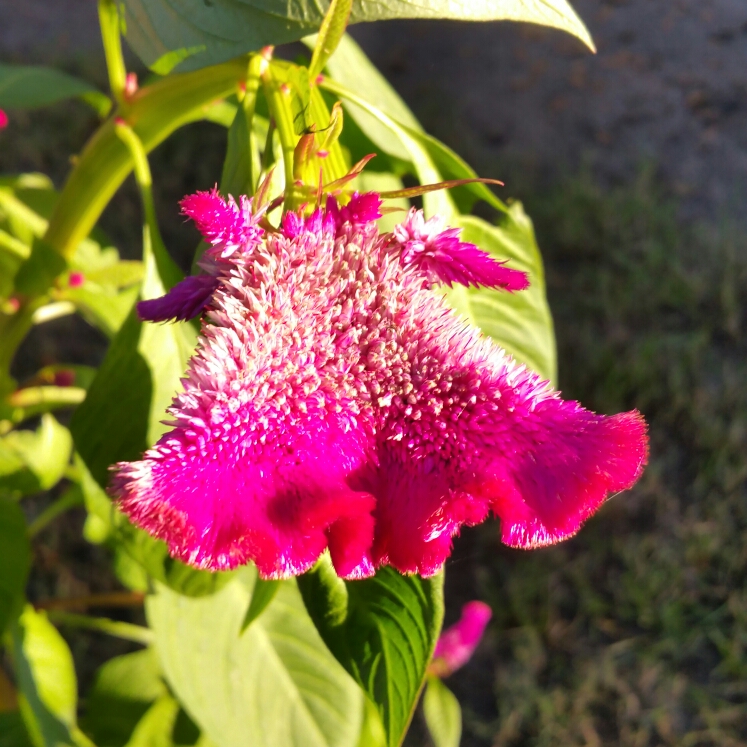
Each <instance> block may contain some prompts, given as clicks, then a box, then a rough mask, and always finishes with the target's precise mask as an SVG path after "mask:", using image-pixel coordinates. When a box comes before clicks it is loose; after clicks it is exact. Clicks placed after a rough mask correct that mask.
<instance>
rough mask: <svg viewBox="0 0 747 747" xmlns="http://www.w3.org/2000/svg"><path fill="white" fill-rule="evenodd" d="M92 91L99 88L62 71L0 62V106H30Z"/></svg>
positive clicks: (96, 91)
mask: <svg viewBox="0 0 747 747" xmlns="http://www.w3.org/2000/svg"><path fill="white" fill-rule="evenodd" d="M91 93H99V94H100V91H98V90H97V89H96V88H95V86H92V85H91V84H90V83H87V82H86V81H84V80H81V79H80V78H75V77H73V76H72V75H68V74H67V73H63V72H62V71H61V70H55V69H54V68H51V67H42V66H36V65H34V66H30V65H6V64H4V63H0V108H7V109H29V108H34V107H38V106H47V105H48V104H54V103H55V102H57V101H62V100H64V99H70V98H73V97H75V96H81V95H83V94H91Z"/></svg>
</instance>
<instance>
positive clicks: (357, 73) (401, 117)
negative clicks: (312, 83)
mask: <svg viewBox="0 0 747 747" xmlns="http://www.w3.org/2000/svg"><path fill="white" fill-rule="evenodd" d="M308 41H309V40H308V39H305V40H304V42H308ZM327 71H328V72H329V74H330V75H331V76H332V78H333V80H334V82H335V83H338V84H340V85H342V86H344V87H345V88H347V89H348V90H350V91H355V92H357V93H358V95H359V96H361V98H362V99H364V100H365V101H366V102H367V103H368V104H369V105H370V106H371V107H374V108H375V109H378V110H379V111H380V112H382V113H384V114H385V115H387V117H389V118H390V119H393V120H394V121H395V122H398V123H399V124H400V125H402V126H403V127H409V128H410V129H412V130H416V131H417V130H421V131H422V127H421V126H420V123H419V122H418V120H417V119H416V118H415V115H414V114H413V113H412V112H411V111H410V109H409V107H408V106H407V104H405V102H404V101H403V100H402V98H401V97H400V95H399V94H398V93H397V92H396V91H395V90H394V88H392V86H391V85H389V82H388V81H387V79H386V78H385V77H384V76H383V75H382V74H381V73H380V72H379V71H378V69H377V68H376V66H375V65H374V64H373V63H372V62H371V60H369V59H368V57H367V56H366V53H365V52H364V51H363V50H362V49H361V48H360V47H359V46H358V44H356V42H355V41H354V40H353V38H352V37H351V36H350V35H349V34H345V35H344V36H343V37H342V39H341V40H340V43H339V45H338V47H337V49H336V50H335V53H334V54H333V55H332V57H330V59H329V60H328V61H327ZM361 80H365V81H366V85H365V86H361V85H360V81H361ZM345 109H346V111H349V112H350V114H351V115H352V117H353V119H355V121H356V122H357V123H358V126H359V127H360V128H361V130H363V132H364V133H365V134H366V135H367V136H368V138H369V139H370V140H371V142H372V143H373V144H374V145H376V146H377V147H378V148H380V149H381V150H382V151H384V152H385V153H389V154H390V155H392V156H395V157H396V158H400V159H402V160H405V161H409V160H410V154H409V152H408V150H407V148H405V146H404V145H403V144H402V141H401V140H400V139H399V137H398V136H397V134H396V133H395V132H393V131H392V130H391V129H390V128H389V127H387V126H386V125H385V124H384V123H382V122H381V121H380V120H379V119H378V118H377V117H376V116H374V115H373V114H372V113H371V112H369V111H367V110H366V109H364V108H362V107H361V106H358V105H356V104H354V103H351V102H350V101H347V102H346V103H345Z"/></svg>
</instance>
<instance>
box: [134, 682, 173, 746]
mask: <svg viewBox="0 0 747 747" xmlns="http://www.w3.org/2000/svg"><path fill="white" fill-rule="evenodd" d="M178 715H179V703H177V702H176V700H174V698H172V697H171V696H170V695H162V696H161V697H160V698H159V699H158V700H157V701H156V702H155V703H153V705H152V706H151V707H150V708H149V709H148V710H147V711H146V712H145V715H144V716H143V717H142V718H141V719H140V721H139V723H138V724H137V726H136V727H135V729H134V731H133V732H132V737H131V738H130V740H129V741H128V742H127V747H172V745H173V741H172V732H173V731H174V726H175V724H176V717H177V716H178Z"/></svg>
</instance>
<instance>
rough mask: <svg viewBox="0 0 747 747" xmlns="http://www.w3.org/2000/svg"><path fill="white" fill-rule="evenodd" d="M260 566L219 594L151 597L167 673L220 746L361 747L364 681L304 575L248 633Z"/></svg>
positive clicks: (285, 585) (151, 618)
mask: <svg viewBox="0 0 747 747" xmlns="http://www.w3.org/2000/svg"><path fill="white" fill-rule="evenodd" d="M255 579H256V571H255V570H254V569H253V568H251V567H245V568H243V569H241V571H240V572H239V574H238V577H237V578H236V579H234V580H233V581H232V582H231V583H230V584H228V585H227V586H226V587H225V588H223V589H222V590H221V591H219V592H218V593H217V594H215V595H213V596H211V597H204V598H202V599H189V598H187V597H184V596H181V595H179V594H175V593H174V592H172V591H169V590H168V589H165V588H163V587H161V588H159V590H158V592H157V593H156V594H155V595H153V596H152V597H149V598H148V600H147V603H146V612H147V616H148V622H149V624H150V626H151V627H152V629H153V630H154V631H155V634H156V650H157V651H158V654H159V657H160V660H161V663H162V665H163V669H164V672H165V674H166V678H167V680H168V683H169V685H170V686H171V688H172V690H173V692H174V693H175V694H176V696H177V697H178V698H179V701H180V702H181V703H182V704H183V706H184V708H185V709H186V710H187V712H188V713H189V714H190V716H191V717H192V718H193V719H194V721H195V722H196V723H197V724H198V725H199V727H200V728H201V729H202V731H203V732H204V733H205V734H206V735H207V737H208V738H209V739H210V740H211V741H213V742H214V743H215V744H216V745H218V747H246V745H251V746H252V747H346V746H347V745H350V747H355V745H356V743H357V740H358V734H359V730H360V725H361V713H362V701H363V698H362V695H361V693H360V690H359V688H358V687H357V686H356V685H355V683H354V682H353V681H352V680H351V679H350V677H348V675H347V674H345V672H344V671H343V669H342V668H341V667H340V665H339V664H337V662H336V661H335V660H334V658H333V657H332V656H331V655H330V653H329V652H328V651H327V649H326V647H325V646H324V644H323V643H322V641H321V639H320V638H319V635H318V633H317V632H316V630H315V629H314V625H313V624H312V622H311V620H309V617H308V615H307V613H306V610H305V608H304V605H303V602H302V601H301V598H300V595H299V593H298V590H297V589H296V585H295V582H294V581H292V580H291V581H283V582H282V583H281V584H280V588H279V589H278V592H277V595H276V596H275V598H274V599H273V600H272V602H271V603H270V604H269V605H268V606H267V608H266V609H265V610H264V612H263V613H262V615H260V616H259V617H258V618H257V619H256V620H254V622H253V623H252V624H251V625H250V626H249V627H248V628H247V629H246V630H245V631H244V632H243V634H242V633H241V624H242V621H243V619H244V617H245V614H246V610H247V609H248V608H249V605H250V600H251V595H252V592H253V589H254V585H255Z"/></svg>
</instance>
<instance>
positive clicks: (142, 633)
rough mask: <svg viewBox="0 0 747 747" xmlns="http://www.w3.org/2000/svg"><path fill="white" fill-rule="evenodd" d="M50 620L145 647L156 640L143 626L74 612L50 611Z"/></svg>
mask: <svg viewBox="0 0 747 747" xmlns="http://www.w3.org/2000/svg"><path fill="white" fill-rule="evenodd" d="M49 619H50V620H51V621H52V622H54V623H59V624H61V625H69V626H70V627H72V628H83V629H85V630H95V631H98V632H99V633H106V634H107V635H111V636H114V637H115V638H122V639H124V640H125V641H134V642H135V643H142V644H143V645H144V646H150V645H151V644H152V643H153V641H154V640H155V635H154V634H153V631H152V630H150V629H149V628H145V627H143V626H142V625H133V624H132V623H126V622H121V621H119V620H110V619H109V618H108V617H89V616H88V615H76V614H73V613H72V612H58V611H56V610H50V612H49Z"/></svg>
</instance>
